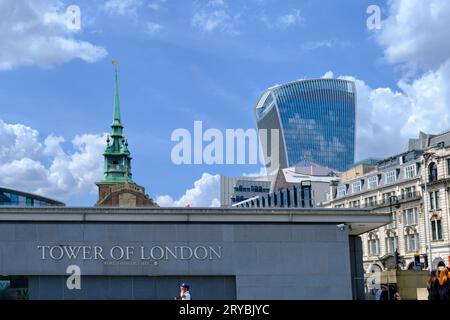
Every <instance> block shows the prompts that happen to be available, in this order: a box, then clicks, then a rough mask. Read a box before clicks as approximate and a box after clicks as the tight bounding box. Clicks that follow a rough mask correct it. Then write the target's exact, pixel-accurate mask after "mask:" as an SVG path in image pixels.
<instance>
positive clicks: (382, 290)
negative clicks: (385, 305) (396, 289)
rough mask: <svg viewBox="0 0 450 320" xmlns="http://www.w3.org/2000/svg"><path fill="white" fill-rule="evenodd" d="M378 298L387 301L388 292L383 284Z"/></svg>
mask: <svg viewBox="0 0 450 320" xmlns="http://www.w3.org/2000/svg"><path fill="white" fill-rule="evenodd" d="M380 300H381V301H389V292H388V289H387V288H386V287H385V286H382V287H381V294H380Z"/></svg>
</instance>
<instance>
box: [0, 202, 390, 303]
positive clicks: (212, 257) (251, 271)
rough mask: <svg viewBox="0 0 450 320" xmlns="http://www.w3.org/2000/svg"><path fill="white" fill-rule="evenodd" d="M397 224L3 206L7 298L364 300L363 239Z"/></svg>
mask: <svg viewBox="0 0 450 320" xmlns="http://www.w3.org/2000/svg"><path fill="white" fill-rule="evenodd" d="M389 222H390V216H389V215H388V214H384V215H382V214H379V215H374V214H372V213H371V212H370V210H365V209H343V210H342V209H294V210H292V209H252V210H249V209H230V208H226V209H220V208H204V209H202V208H119V207H116V208H105V207H91V208H70V207H64V208H63V207H59V208H58V207H41V208H33V207H30V208H20V207H0V261H1V263H0V296H1V298H4V299H30V300H41V299H43V300H46V299H52V300H53V299H56V300H72V299H88V300H91V299H92V300H94V299H125V300H132V299H135V300H137V299H165V300H173V299H174V297H175V296H177V295H178V294H179V286H180V283H183V282H187V283H189V284H190V286H191V290H190V292H191V295H192V298H193V299H195V300H202V299H205V300H215V299H238V300H240V299H246V300H249V299H250V300H253V299H256V300H258V299H319V300H320V299H332V300H350V299H364V288H363V285H364V283H363V281H362V279H363V268H362V249H361V241H360V238H359V237H358V235H360V234H362V233H365V232H368V231H370V230H372V229H376V228H378V227H380V226H382V225H384V224H386V223H389ZM78 275H79V276H80V277H78ZM330 279H331V280H330ZM299 288H300V289H299Z"/></svg>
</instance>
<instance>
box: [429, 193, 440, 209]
mask: <svg viewBox="0 0 450 320" xmlns="http://www.w3.org/2000/svg"><path fill="white" fill-rule="evenodd" d="M440 200H441V198H440V193H439V191H434V192H430V209H431V210H434V209H440V208H441V201H440Z"/></svg>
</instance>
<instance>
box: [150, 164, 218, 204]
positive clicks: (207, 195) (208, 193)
mask: <svg viewBox="0 0 450 320" xmlns="http://www.w3.org/2000/svg"><path fill="white" fill-rule="evenodd" d="M219 189H220V175H218V174H216V175H211V174H209V173H206V172H205V173H203V174H202V176H201V178H200V179H198V180H197V181H195V182H194V187H193V188H191V189H188V190H186V192H185V194H184V195H182V196H181V197H180V198H179V199H178V200H174V199H173V198H172V197H171V196H168V195H163V196H158V197H157V198H156V202H157V203H158V205H160V206H161V207H184V206H186V205H187V204H189V206H191V207H218V206H220V201H219V198H220V195H219V192H220V191H219Z"/></svg>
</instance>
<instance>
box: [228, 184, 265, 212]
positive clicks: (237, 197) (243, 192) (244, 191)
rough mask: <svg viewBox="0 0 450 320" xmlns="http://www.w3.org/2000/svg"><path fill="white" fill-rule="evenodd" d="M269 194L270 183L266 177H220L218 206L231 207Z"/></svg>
mask: <svg viewBox="0 0 450 320" xmlns="http://www.w3.org/2000/svg"><path fill="white" fill-rule="evenodd" d="M269 192H270V181H269V180H267V177H266V176H258V177H227V176H220V206H221V207H223V208H229V207H231V206H232V205H234V204H236V203H238V202H241V201H244V200H247V199H250V198H253V197H255V196H258V195H262V194H267V193H269Z"/></svg>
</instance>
